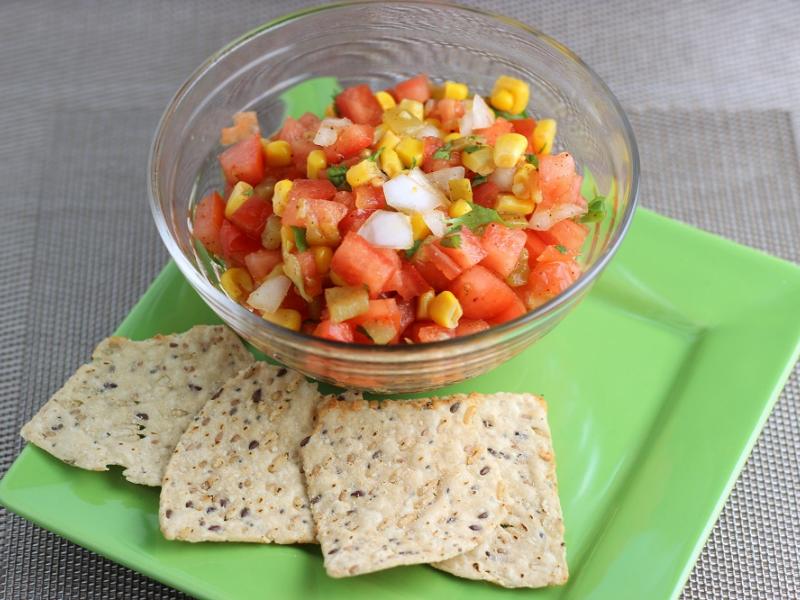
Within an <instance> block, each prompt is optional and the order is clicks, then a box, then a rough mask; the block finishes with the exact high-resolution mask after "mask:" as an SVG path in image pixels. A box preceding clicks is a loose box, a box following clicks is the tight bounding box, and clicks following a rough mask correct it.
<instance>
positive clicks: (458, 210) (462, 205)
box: [447, 179, 472, 219]
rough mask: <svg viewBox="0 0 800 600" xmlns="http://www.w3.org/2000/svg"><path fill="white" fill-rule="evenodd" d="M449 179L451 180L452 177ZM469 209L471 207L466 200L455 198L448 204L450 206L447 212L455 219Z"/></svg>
mask: <svg viewBox="0 0 800 600" xmlns="http://www.w3.org/2000/svg"><path fill="white" fill-rule="evenodd" d="M450 181H452V179H451V180H450ZM471 210H472V207H471V206H470V205H469V202H467V201H466V200H456V201H455V202H453V203H452V204H451V205H450V208H448V209H447V214H448V215H450V217H451V218H453V219H457V218H458V217H463V216H464V215H465V214H467V213H468V212H470V211H471Z"/></svg>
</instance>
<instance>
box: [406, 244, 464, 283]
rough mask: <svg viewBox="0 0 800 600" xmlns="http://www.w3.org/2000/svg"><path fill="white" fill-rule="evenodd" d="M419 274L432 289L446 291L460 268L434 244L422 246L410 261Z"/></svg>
mask: <svg viewBox="0 0 800 600" xmlns="http://www.w3.org/2000/svg"><path fill="white" fill-rule="evenodd" d="M412 262H413V263H414V266H415V267H416V268H417V271H419V274H420V275H422V277H423V278H424V279H425V281H427V282H428V283H430V284H431V285H432V286H433V287H434V289H436V290H443V289H446V288H447V286H448V285H449V284H450V282H451V281H452V280H453V279H455V278H456V277H457V276H458V275H459V274H460V273H461V270H462V269H461V267H459V266H458V263H457V262H456V261H454V260H453V259H452V258H450V256H449V255H448V254H445V252H443V251H442V249H441V248H440V247H439V246H437V245H436V244H423V245H422V246H420V248H419V250H417V252H416V254H414V258H413V259H412Z"/></svg>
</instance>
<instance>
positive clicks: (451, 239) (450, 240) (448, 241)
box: [441, 233, 461, 248]
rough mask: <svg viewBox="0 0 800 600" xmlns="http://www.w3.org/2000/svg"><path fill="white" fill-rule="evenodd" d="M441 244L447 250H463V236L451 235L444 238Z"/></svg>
mask: <svg viewBox="0 0 800 600" xmlns="http://www.w3.org/2000/svg"><path fill="white" fill-rule="evenodd" d="M441 244H442V246H444V247H445V248H461V235H460V234H458V233H451V234H450V235H448V236H445V237H443V238H442V242H441Z"/></svg>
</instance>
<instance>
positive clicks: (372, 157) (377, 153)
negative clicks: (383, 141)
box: [367, 147, 383, 162]
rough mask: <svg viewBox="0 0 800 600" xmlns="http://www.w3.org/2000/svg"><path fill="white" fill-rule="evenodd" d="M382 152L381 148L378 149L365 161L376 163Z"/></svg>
mask: <svg viewBox="0 0 800 600" xmlns="http://www.w3.org/2000/svg"><path fill="white" fill-rule="evenodd" d="M382 152H383V147H381V148H378V149H377V150H375V152H373V153H372V154H370V155H369V156H368V157H367V160H371V161H372V162H376V161H377V160H378V157H379V156H380V155H381V153H382Z"/></svg>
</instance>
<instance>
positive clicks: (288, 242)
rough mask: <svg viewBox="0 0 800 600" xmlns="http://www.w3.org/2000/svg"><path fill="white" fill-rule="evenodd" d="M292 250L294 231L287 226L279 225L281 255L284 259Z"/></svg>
mask: <svg viewBox="0 0 800 600" xmlns="http://www.w3.org/2000/svg"><path fill="white" fill-rule="evenodd" d="M292 250H294V230H293V229H292V228H291V227H289V226H288V225H281V254H283V256H284V257H285V256H286V255H287V254H291V252H292Z"/></svg>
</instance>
